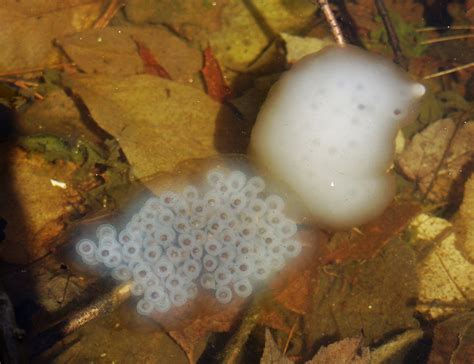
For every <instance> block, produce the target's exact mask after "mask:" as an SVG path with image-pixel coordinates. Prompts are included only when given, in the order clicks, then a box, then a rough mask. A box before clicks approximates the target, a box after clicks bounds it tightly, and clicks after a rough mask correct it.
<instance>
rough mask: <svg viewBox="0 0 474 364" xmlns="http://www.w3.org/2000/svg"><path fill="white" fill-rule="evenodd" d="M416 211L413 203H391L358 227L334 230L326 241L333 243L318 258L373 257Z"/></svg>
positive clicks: (328, 260)
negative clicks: (346, 231) (373, 218)
mask: <svg viewBox="0 0 474 364" xmlns="http://www.w3.org/2000/svg"><path fill="white" fill-rule="evenodd" d="M420 211H421V207H420V206H419V205H418V204H415V203H411V202H402V203H394V204H392V205H391V206H389V207H388V208H387V209H386V210H385V211H384V213H383V214H382V215H381V216H380V217H378V218H377V219H375V220H374V221H371V222H369V223H368V224H366V225H363V226H361V227H360V229H359V230H358V231H352V232H351V233H350V234H347V233H336V234H335V235H334V236H333V237H332V239H331V241H330V244H335V245H336V247H335V248H334V249H333V250H332V251H329V252H328V253H327V254H326V255H325V256H324V257H323V258H322V262H323V263H324V264H329V263H342V262H349V261H354V260H365V259H371V258H374V257H375V256H376V255H377V254H378V252H379V251H380V250H381V249H382V248H383V247H384V246H385V245H386V244H387V243H388V242H389V241H390V240H391V239H393V238H394V237H395V236H398V235H399V234H400V233H401V232H402V231H403V230H405V228H406V227H407V226H408V224H409V223H410V221H411V220H412V219H413V218H414V217H415V216H416V215H418V214H419V213H420Z"/></svg>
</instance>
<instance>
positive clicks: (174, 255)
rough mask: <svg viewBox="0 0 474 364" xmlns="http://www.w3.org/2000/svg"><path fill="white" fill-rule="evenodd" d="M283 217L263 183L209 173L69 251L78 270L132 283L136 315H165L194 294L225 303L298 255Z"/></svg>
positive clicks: (237, 174) (281, 204)
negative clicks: (94, 269)
mask: <svg viewBox="0 0 474 364" xmlns="http://www.w3.org/2000/svg"><path fill="white" fill-rule="evenodd" d="M284 210H285V200H284V199H283V198H282V197H280V196H278V195H275V194H271V193H266V183H265V181H264V179H263V178H261V177H259V176H249V175H248V174H246V173H244V172H242V171H240V170H233V171H228V170H225V171H224V170H221V169H212V170H210V171H208V172H207V174H206V175H205V182H204V183H203V184H202V185H199V186H194V185H187V186H185V187H184V188H182V189H181V190H180V191H163V192H161V193H160V194H159V195H156V196H153V197H150V198H149V199H148V200H146V202H145V203H144V204H143V206H142V207H141V208H140V210H139V211H137V212H136V213H135V214H133V216H132V217H131V219H130V221H129V222H128V223H127V224H126V226H125V227H124V228H123V229H122V230H119V229H117V228H116V227H114V226H113V225H110V224H102V225H100V226H99V227H98V228H97V230H96V236H97V239H95V240H92V239H82V240H80V241H79V242H77V244H76V251H77V253H78V254H79V256H80V257H81V258H82V260H83V262H84V263H85V264H87V265H97V264H103V265H105V266H106V267H107V268H110V270H111V276H112V277H113V278H114V279H116V280H117V281H123V282H125V281H132V294H133V295H135V296H138V297H139V300H138V303H137V306H136V307H137V311H138V313H139V314H141V315H150V314H152V313H154V312H155V311H158V312H161V313H163V312H167V311H169V310H171V309H172V308H173V307H179V306H182V305H184V304H185V303H186V302H188V301H190V300H193V299H194V298H195V297H196V296H197V295H198V294H199V293H200V292H202V291H209V292H211V293H212V294H213V295H214V297H215V299H216V301H217V302H220V303H221V304H229V303H230V302H232V300H233V298H234V297H242V298H246V297H248V296H250V295H251V294H252V292H253V291H254V288H255V286H256V285H257V284H258V283H259V282H260V283H262V282H265V281H267V280H268V279H269V278H270V277H271V275H272V273H274V272H277V271H280V270H281V269H283V268H284V267H285V265H286V264H287V262H288V260H290V259H291V258H294V257H296V256H298V255H299V254H300V252H301V250H302V245H301V243H300V242H299V241H298V240H297V239H296V235H295V234H296V233H297V225H296V223H295V222H294V221H293V220H291V219H290V218H288V217H287V216H285V213H284Z"/></svg>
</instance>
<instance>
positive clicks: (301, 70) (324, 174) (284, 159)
mask: <svg viewBox="0 0 474 364" xmlns="http://www.w3.org/2000/svg"><path fill="white" fill-rule="evenodd" d="M424 92H425V89H424V86H423V85H421V84H418V83H416V82H414V81H413V80H411V79H410V78H409V76H408V75H407V74H406V72H404V71H403V70H402V69H400V68H399V67H398V66H396V65H395V64H393V63H392V62H391V61H390V60H388V59H385V58H383V57H381V56H377V55H374V54H372V53H369V52H367V51H364V50H362V49H360V48H357V47H354V46H349V45H347V46H343V47H339V46H331V47H327V48H325V49H324V50H322V51H321V52H318V53H315V54H312V55H309V56H306V57H305V58H303V59H302V60H301V61H299V62H298V63H296V64H295V65H294V66H293V67H292V69H291V70H290V71H288V72H287V73H285V74H284V75H283V76H282V77H281V78H280V80H279V81H278V82H277V83H276V84H275V85H274V86H273V87H272V89H271V91H270V93H269V95H268V98H267V100H266V101H265V103H264V105H263V106H262V109H261V111H260V113H259V115H258V118H257V122H256V124H255V126H254V128H253V130H252V136H251V142H250V149H249V152H250V154H251V155H252V157H253V158H254V159H255V161H256V162H257V163H258V164H260V165H261V166H262V167H263V168H265V169H267V170H268V171H269V172H270V173H271V174H272V175H274V176H275V177H277V178H278V179H280V180H282V181H283V182H285V183H286V184H287V185H288V186H289V187H291V188H292V189H293V190H294V192H296V194H297V195H299V196H300V198H301V200H302V202H303V203H304V204H305V205H307V207H308V209H309V210H310V212H311V213H312V215H313V216H314V220H315V221H316V223H319V224H321V225H324V226H329V227H333V228H348V227H352V226H356V225H359V224H361V223H364V222H367V221H369V220H371V219H373V218H374V217H376V216H377V215H379V214H380V213H381V212H382V211H383V210H384V209H385V208H386V207H387V205H388V204H389V203H390V201H391V200H392V198H393V195H394V193H395V186H394V182H393V178H392V177H391V176H390V175H389V174H387V170H388V169H389V167H390V165H391V163H392V160H393V156H394V140H395V136H396V133H397V130H398V129H399V128H400V126H402V125H405V124H407V123H409V122H411V121H413V120H414V119H415V117H416V116H417V114H418V107H419V101H420V98H421V96H422V95H423V94H424Z"/></svg>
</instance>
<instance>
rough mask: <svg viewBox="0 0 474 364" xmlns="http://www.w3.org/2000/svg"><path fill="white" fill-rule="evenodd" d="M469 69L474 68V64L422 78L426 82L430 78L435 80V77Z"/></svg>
mask: <svg viewBox="0 0 474 364" xmlns="http://www.w3.org/2000/svg"><path fill="white" fill-rule="evenodd" d="M470 67H474V62H471V63H467V64H463V65H462V66H457V67H454V68H450V69H448V70H444V71H440V72H436V73H432V74H431V75H428V76H424V77H423V79H424V80H428V79H430V78H435V77H440V76H444V75H449V74H450V73H454V72H458V71H461V70H464V69H466V68H470Z"/></svg>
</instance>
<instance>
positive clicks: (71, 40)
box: [59, 26, 202, 84]
mask: <svg viewBox="0 0 474 364" xmlns="http://www.w3.org/2000/svg"><path fill="white" fill-rule="evenodd" d="M134 40H135V41H134ZM136 41H137V42H139V44H145V45H146V48H147V49H148V52H147V55H146V58H150V57H153V58H154V59H155V61H156V62H155V63H158V64H159V66H160V67H162V68H164V69H165V70H166V72H167V73H168V74H169V76H170V77H168V78H171V79H173V80H174V81H178V82H181V83H185V84H190V83H192V82H194V81H197V78H198V77H197V76H198V72H199V70H200V69H201V64H202V60H201V53H200V52H199V50H198V49H196V48H193V47H191V46H189V45H188V44H187V43H186V42H185V41H183V40H182V39H180V38H179V37H177V36H176V35H174V34H172V33H171V32H170V31H169V30H168V29H166V28H165V27H163V26H156V27H133V26H129V27H119V26H113V27H107V28H105V29H100V30H99V29H90V30H88V31H85V32H82V33H79V34H74V35H72V36H68V37H62V38H60V39H59V44H60V46H61V47H62V49H64V51H65V52H66V54H67V55H68V56H69V57H70V58H71V59H72V60H73V61H74V63H76V64H77V66H78V67H79V68H80V69H81V70H83V71H84V72H86V73H90V74H97V73H98V74H110V75H121V76H125V75H134V74H140V73H145V72H146V71H147V69H146V68H147V67H149V66H151V65H147V64H144V63H143V60H142V59H141V58H140V55H139V50H140V49H137V44H136V43H135V42H136ZM142 51H144V49H143V47H142ZM143 56H145V55H143ZM150 62H153V61H151V59H150ZM153 67H155V68H156V65H155V66H153ZM195 84H199V83H198V82H195Z"/></svg>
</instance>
